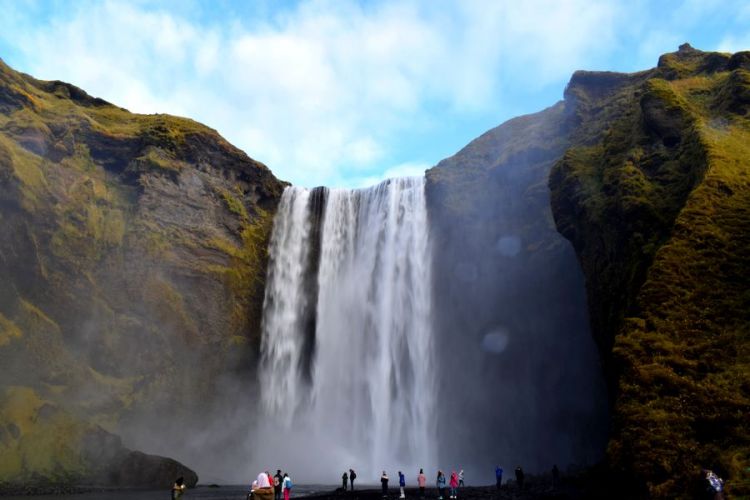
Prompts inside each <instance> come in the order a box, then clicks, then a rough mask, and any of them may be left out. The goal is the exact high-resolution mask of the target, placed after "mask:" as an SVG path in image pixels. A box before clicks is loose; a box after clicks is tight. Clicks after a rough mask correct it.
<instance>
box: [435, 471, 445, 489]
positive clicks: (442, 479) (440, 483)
mask: <svg viewBox="0 0 750 500" xmlns="http://www.w3.org/2000/svg"><path fill="white" fill-rule="evenodd" d="M437 487H438V488H445V474H443V475H442V476H440V477H438V479H437Z"/></svg>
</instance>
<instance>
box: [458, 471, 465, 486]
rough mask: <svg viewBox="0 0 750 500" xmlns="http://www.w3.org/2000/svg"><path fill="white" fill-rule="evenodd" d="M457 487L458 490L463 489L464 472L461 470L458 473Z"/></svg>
mask: <svg viewBox="0 0 750 500" xmlns="http://www.w3.org/2000/svg"><path fill="white" fill-rule="evenodd" d="M458 486H459V487H460V488H463V487H464V486H465V485H464V470H463V469H461V472H459V473H458Z"/></svg>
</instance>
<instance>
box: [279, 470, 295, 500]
mask: <svg viewBox="0 0 750 500" xmlns="http://www.w3.org/2000/svg"><path fill="white" fill-rule="evenodd" d="M281 485H282V487H283V489H284V500H289V497H290V496H291V494H292V479H291V478H290V477H289V474H288V473H286V472H285V473H284V479H283V481H282V482H281Z"/></svg>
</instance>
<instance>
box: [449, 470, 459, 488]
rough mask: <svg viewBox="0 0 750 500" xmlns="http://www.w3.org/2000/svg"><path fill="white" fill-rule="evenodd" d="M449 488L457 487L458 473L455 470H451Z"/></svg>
mask: <svg viewBox="0 0 750 500" xmlns="http://www.w3.org/2000/svg"><path fill="white" fill-rule="evenodd" d="M450 485H451V488H458V474H456V472H455V471H454V472H451V482H450Z"/></svg>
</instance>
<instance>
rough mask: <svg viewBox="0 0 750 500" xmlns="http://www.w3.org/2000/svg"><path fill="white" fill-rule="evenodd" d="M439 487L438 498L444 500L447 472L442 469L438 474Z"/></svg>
mask: <svg viewBox="0 0 750 500" xmlns="http://www.w3.org/2000/svg"><path fill="white" fill-rule="evenodd" d="M437 489H438V499H439V500H443V495H445V474H443V471H441V470H439V471H438V475H437Z"/></svg>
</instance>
